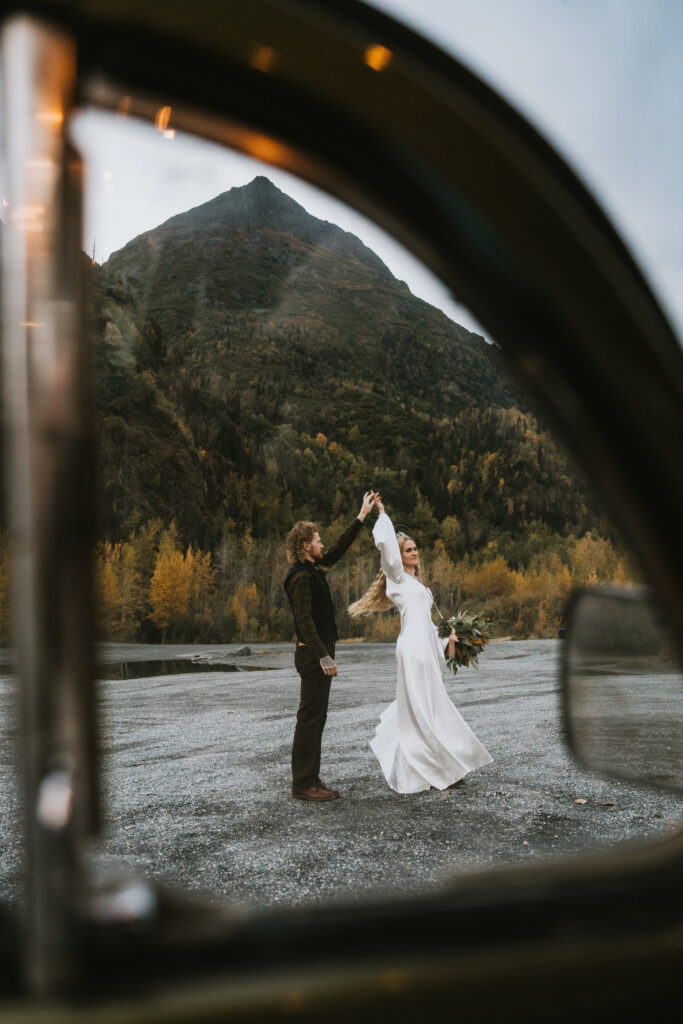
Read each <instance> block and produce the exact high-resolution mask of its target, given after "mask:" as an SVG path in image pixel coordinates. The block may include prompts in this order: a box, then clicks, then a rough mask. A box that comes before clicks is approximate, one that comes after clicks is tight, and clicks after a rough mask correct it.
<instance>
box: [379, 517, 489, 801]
mask: <svg viewBox="0 0 683 1024" xmlns="http://www.w3.org/2000/svg"><path fill="white" fill-rule="evenodd" d="M373 536H374V539H375V544H376V546H377V547H378V548H379V551H380V555H381V560H382V569H383V571H384V574H385V575H386V578H387V597H388V598H389V599H390V600H391V601H392V602H393V603H394V604H395V605H396V608H397V609H398V611H399V612H400V615H401V632H400V635H399V637H398V640H397V642H396V666H397V678H396V700H395V701H394V702H393V703H392V704H390V705H389V707H388V708H387V709H386V710H385V711H384V712H383V713H382V715H381V717H380V720H379V725H378V726H377V730H376V733H375V736H374V738H373V739H372V740H371V742H370V746H371V747H372V749H373V751H374V753H375V755H376V757H377V760H378V761H379V763H380V767H381V769H382V771H383V772H384V776H385V778H386V780H387V782H388V783H389V785H390V786H391V788H392V789H394V790H396V792H398V793H419V792H421V791H423V790H427V789H429V788H430V787H432V786H433V787H434V788H435V789H442V790H443V789H446V788H448V786H450V785H452V784H453V783H455V782H457V781H458V780H459V779H461V778H463V776H465V775H467V773H468V772H471V771H472V769H473V768H480V767H482V765H485V764H490V762H491V761H492V760H493V759H492V757H491V755H490V754H489V752H488V750H486V748H485V747H484V746H483V745H482V744H481V743H480V742H479V740H478V739H477V737H476V736H475V735H474V733H473V732H472V730H471V729H470V727H469V726H468V725H467V723H466V722H465V720H464V718H463V717H462V716H461V715H460V713H459V712H458V711H457V710H456V708H455V707H454V706H453V704H452V703H451V701H450V699H449V697H448V694H447V693H446V688H445V686H444V684H443V668H444V666H445V664H446V658H445V654H444V650H443V648H442V646H441V642H440V641H439V637H438V633H437V629H436V626H435V625H434V623H433V622H432V618H431V607H432V594H431V591H430V590H428V589H427V587H425V586H424V585H423V584H422V583H420V581H419V580H418V579H417V578H416V577H415V576H413V575H412V574H411V573H409V572H406V571H405V569H404V568H403V562H402V560H401V552H400V549H399V546H398V541H397V539H396V533H395V531H394V526H393V523H392V522H391V519H390V518H389V516H388V515H387V514H386V513H384V512H383V513H381V514H380V515H379V516H378V518H377V522H376V523H375V527H374V530H373Z"/></svg>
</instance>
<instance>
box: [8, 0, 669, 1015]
mask: <svg viewBox="0 0 683 1024" xmlns="http://www.w3.org/2000/svg"><path fill="white" fill-rule="evenodd" d="M1 31H2V47H3V49H2V69H3V75H4V85H3V91H4V102H5V109H4V132H5V138H4V150H5V152H4V154H3V156H4V160H5V164H6V181H7V188H8V195H9V200H10V204H11V209H12V211H13V218H10V220H9V221H8V223H7V225H3V229H4V230H3V251H2V276H3V298H2V314H3V369H2V374H3V383H4V394H5V399H4V406H5V408H4V414H5V423H4V438H5V458H6V467H7V468H6V477H7V486H6V491H7V495H8V499H7V506H8V518H9V523H10V531H11V536H12V542H13V552H14V554H13V565H14V576H15V586H14V595H13V601H14V604H13V621H14V629H15V646H16V650H17V658H18V675H19V680H20V688H21V694H22V723H23V724H22V733H21V737H20V738H19V741H18V742H20V745H21V771H22V787H23V801H24V805H25V810H24V817H25V823H26V832H25V843H26V886H25V899H24V904H23V906H22V910H21V912H15V911H14V910H12V909H10V908H7V907H4V906H2V905H0V923H1V928H0V963H1V965H2V968H1V972H0V977H1V978H2V982H1V985H2V993H1V994H0V1011H1V1012H2V1014H3V1019H5V1020H7V1021H8V1022H9V1021H17V1022H18V1021H22V1022H23V1021H28V1020H44V1021H50V1022H57V1021H75V1020H89V1021H100V1020H101V1021H110V1020H114V1019H115V1020H117V1021H124V1020H130V1021H147V1020H149V1021H165V1020H168V1021H176V1020H188V1021H190V1020H191V1021H193V1022H198V1021H209V1020H223V1019H226V1020H227V1019H230V1020H240V1021H247V1020H249V1021H256V1020H259V1021H264V1020H266V1021H275V1020H285V1019H286V1020H291V1019H296V1020H299V1021H309V1020H310V1021H313V1020H316V1021H317V1020H320V1019H325V1020H327V1021H337V1020H345V1021H346V1020H352V1019H353V1020H355V1021H365V1020H368V1021H370V1020H373V1021H375V1020H378V1019H379V1020H383V1019H391V1020H392V1021H403V1020H411V1021H412V1020H415V1019H420V1020H434V1021H436V1020H446V1019H448V1020H450V1019H460V1020H470V1021H499V1020H500V1021H506V1022H514V1021H522V1020H523V1021H526V1022H532V1021H537V1022H541V1021H548V1020H552V1021H555V1022H558V1021H570V1020H571V1021H576V1020H582V1021H598V1020H600V1021H601V1022H605V1021H609V1020H616V1019H621V1020H628V1019H633V1016H634V1015H635V1014H636V1013H637V1014H639V1015H645V1014H647V1015H648V1016H649V1015H651V1014H652V1012H653V1009H654V1007H658V1006H660V1007H661V1006H664V1005H666V1004H667V1003H670V1002H671V1001H672V1000H673V999H674V998H675V997H677V996H678V992H679V971H680V963H681V955H682V953H683V916H682V914H681V910H682V907H683V833H682V832H681V830H680V829H677V830H674V831H673V832H672V833H671V834H670V835H669V837H668V838H667V839H666V840H661V841H657V842H650V843H648V844H643V845H641V846H638V847H637V848H630V847H629V848H626V847H625V848H623V849H622V848H618V847H617V848H611V849H609V850H607V851H604V852H602V853H601V854H600V855H591V856H586V857H577V858H575V859H565V860H562V861H560V862H552V863H550V862H548V863H533V864H531V863H524V864H523V865H521V866H519V867H514V868H508V867H506V868H499V869H495V870H491V871H487V872H484V871H482V872H481V873H479V874H477V875H476V876H471V875H468V876H466V878H464V879H459V878H458V877H457V876H454V877H453V879H452V880H451V881H449V882H448V883H447V884H444V886H443V887H442V888H441V889H440V890H439V891H438V892H435V893H433V894H430V895H420V896H419V897H418V896H416V897H415V898H413V899H401V900H398V899H397V900H395V901H390V900H384V901H381V902H380V901H373V900H367V901H366V902H361V901H357V902H354V903H353V904H352V905H351V904H350V905H348V906H347V905H337V904H335V905H334V906H324V907H320V908H309V909H292V910H291V911H288V912H287V913H282V912H280V913H278V914H275V913H273V912H268V911H266V910H263V911H259V912H246V911H245V912H240V913H238V912H236V911H234V910H232V909H230V908H229V907H228V908H226V909H225V910H221V909H217V907H216V905H215V904H212V905H211V906H206V905H204V904H203V903H201V901H197V900H195V899H194V898H190V896H189V895H187V894H183V893H179V892H175V891H167V890H166V889H164V888H163V887H160V886H156V885H153V884H152V883H151V882H150V883H149V884H147V885H141V883H139V882H138V883H136V884H135V885H130V886H129V887H128V888H126V886H125V884H124V883H122V888H121V890H120V891H117V892H111V893H101V892H99V893H94V892H93V891H92V889H91V886H90V883H89V876H88V872H87V853H86V851H87V845H88V840H89V838H90V837H91V836H92V835H93V834H94V832H95V831H96V829H97V818H98V795H97V765H98V750H97V737H96V729H95V724H94V711H93V678H94V672H93V639H92V638H93V629H92V601H91V597H90V594H91V585H92V566H91V560H90V552H91V539H92V537H93V521H94V509H93V498H92V494H91V489H90V481H91V479H92V471H91V466H92V454H91V426H90V414H89V403H90V400H91V395H90V388H89V382H88V347H87V344H86V337H87V328H86V326H85V312H84V311H85V307H86V299H87V296H86V295H85V292H84V284H83V276H84V271H83V265H84V263H83V259H82V256H83V254H82V252H81V232H80V223H81V198H82V177H83V174H82V167H81V165H80V161H79V158H78V154H77V153H75V151H74V150H73V148H72V147H71V145H70V143H69V141H68V140H69V136H68V122H69V117H70V115H71V114H72V113H73V112H74V111H76V110H78V109H83V108H84V107H94V108H99V109H104V110H110V111H116V110H117V109H118V108H119V106H120V104H121V102H122V101H123V100H124V98H126V103H127V104H128V112H129V115H130V116H134V117H138V118H141V119H143V120H147V121H153V120H154V116H155V113H156V111H157V110H158V109H159V108H160V107H161V106H169V107H171V109H172V112H173V114H172V124H173V126H174V127H175V128H177V129H179V130H186V131H188V132H190V133H193V134H195V135H198V136H202V137H204V138H207V139H211V140H214V141H216V142H220V143H224V144H226V145H228V146H231V147H234V148H235V149H236V150H238V151H241V152H244V153H247V154H250V155H252V156H257V157H260V158H262V159H264V160H266V161H268V162H270V163H272V164H274V165H276V166H279V167H282V168H284V169H286V170H289V171H291V172H293V173H295V174H297V175H299V176H300V177H301V178H303V179H305V180H308V181H310V182H312V183H313V184H315V185H317V186H319V187H320V188H322V189H325V190H327V191H328V192H330V193H331V194H332V195H334V196H336V197H338V198H340V199H342V200H343V201H345V202H347V203H348V204H349V205H350V206H352V207H354V208H356V209H357V210H359V211H360V212H361V213H363V214H365V215H367V216H368V217H369V218H371V219H372V220H374V221H375V222H376V223H377V224H378V225H380V227H382V228H384V229H385V230H387V231H388V232H389V233H391V234H392V235H393V236H394V237H395V238H396V239H398V240H399V241H400V242H401V243H403V244H404V245H405V246H406V247H407V248H408V249H410V250H411V251H412V252H413V253H414V254H415V255H416V256H417V257H418V258H419V259H421V260H422V261H423V263H424V264H425V265H426V266H427V267H429V268H431V270H432V271H433V272H434V273H435V274H436V275H437V276H438V277H439V278H440V279H441V281H443V282H444V283H445V284H446V285H447V286H448V287H449V288H450V289H451V291H452V293H453V295H454V296H455V297H456V298H457V300H458V301H459V302H461V303H462V304H463V305H465V306H466V307H468V308H469V309H470V310H471V311H472V313H473V314H474V316H475V317H476V318H477V319H478V320H479V321H480V322H481V323H482V324H483V325H484V326H485V327H486V329H487V331H489V332H490V334H491V336H492V337H493V338H495V339H496V342H497V343H498V344H499V345H500V347H501V349H502V351H503V353H504V354H505V356H506V358H507V360H508V362H509V364H510V367H511V370H512V372H513V373H514V374H516V375H517V377H518V378H519V380H520V381H521V382H523V384H524V386H525V387H527V388H528V389H529V390H530V391H531V393H532V394H533V395H534V396H535V398H536V400H537V401H538V403H539V407H541V408H543V410H544V412H545V414H546V415H547V417H548V420H549V421H550V422H552V423H553V425H554V428H555V430H556V431H557V434H558V436H560V437H561V438H562V440H563V441H564V442H565V443H566V444H567V446H568V447H569V448H570V449H571V450H572V451H573V453H574V455H575V456H576V458H577V460H578V462H579V463H580V464H581V466H582V467H583V469H584V471H585V473H586V474H587V476H588V478H589V479H590V480H591V481H592V483H593V484H594V486H595V488H596V491H597V492H598V493H599V494H600V496H601V498H602V500H603V502H604V504H605V507H606V509H607V511H608V512H609V514H610V515H611V516H612V517H613V519H614V521H615V522H616V523H617V524H618V525H619V526H620V528H621V529H622V531H623V534H624V536H625V538H626V539H627V540H628V542H629V543H630V545H631V546H632V549H633V552H634V555H635V557H636V559H637V561H638V564H639V568H640V570H641V571H642V574H643V577H644V579H645V580H646V582H647V586H648V591H647V596H643V597H642V600H643V602H645V601H646V600H647V601H648V602H649V603H650V606H651V607H653V608H654V609H655V612H654V614H655V615H656V616H659V617H660V618H661V620H662V622H664V623H665V624H666V625H667V628H669V629H670V630H671V631H672V632H673V635H674V636H675V637H676V638H677V639H676V641H675V643H676V644H678V654H679V655H680V636H681V632H682V631H681V626H683V546H682V545H681V544H680V543H679V542H678V535H679V532H680V527H681V523H683V474H681V459H680V452H681V447H682V442H683V403H682V402H681V397H682V394H683V353H682V351H681V346H680V343H679V341H678V339H677V338H676V336H675V335H674V333H673V331H672V329H671V327H670V326H669V324H668V322H667V320H666V318H665V316H664V314H663V313H662V311H661V309H660V306H659V305H658V302H657V300H656V299H655V297H654V296H653V294H652V292H651V290H650V288H649V287H648V284H647V283H646V281H645V279H644V278H643V275H642V274H641V272H640V271H639V269H638V267H637V266H636V264H635V262H634V260H633V259H632V257H631V256H630V254H629V252H628V250H627V249H626V247H625V246H624V244H623V243H622V241H621V240H620V238H619V237H618V235H617V233H616V232H615V230H614V229H613V228H612V226H611V224H610V223H609V221H608V220H607V218H606V216H605V215H604V213H603V212H602V210H601V209H600V208H599V206H598V205H597V204H596V202H595V201H594V200H593V198H592V197H591V196H590V194H589V193H588V192H587V190H586V188H585V187H584V186H583V185H582V184H581V182H580V181H579V180H578V179H577V177H576V176H575V174H574V173H573V172H572V171H571V170H570V169H569V168H568V166H567V165H566V164H565V163H564V162H563V161H562V160H561V159H560V157H559V156H558V155H557V154H556V153H555V152H554V150H553V149H552V148H551V146H550V145H549V144H548V143H547V142H546V141H545V140H544V139H543V138H542V137H541V136H540V135H539V133H538V132H537V131H536V130H534V129H533V128H532V127H531V126H530V125H529V124H528V123H527V122H526V121H525V120H524V119H523V118H522V117H521V116H520V115H519V114H518V113H517V112H516V111H515V110H514V109H513V108H512V107H511V106H510V105H509V104H508V103H507V102H506V101H505V100H504V99H503V98H501V97H500V96H499V95H497V94H496V93H495V92H493V91H492V90H491V89H490V88H489V87H488V86H486V85H485V84H484V83H483V82H482V81H480V80H479V79H478V78H477V77H476V76H475V75H474V74H472V72H470V71H469V70H468V69H467V68H466V67H464V66H463V65H461V64H460V63H458V62H457V61H456V60H454V59H453V58H451V57H449V56H447V55H446V54H445V53H444V52H442V51H440V50H439V49H438V48H437V47H436V46H434V45H433V44H431V43H429V42H427V41H426V40H424V39H423V38H421V37H419V36H418V35H417V34H415V33H414V32H412V31H411V30H409V29H408V28H406V27H405V26H403V25H401V24H399V23H398V22H396V21H394V20H392V19H390V18H388V17H386V16H384V15H383V14H380V13H379V12H378V11H376V10H374V9H372V8H370V7H366V6H365V5H364V4H362V3H360V2H356V0H248V2H245V0H242V2H240V3H237V2H234V0H226V2H220V0H194V2H193V3H192V4H187V3H182V2H179V0H166V2H164V3H163V4H162V3H159V2H157V0H151V2H148V3H140V2H139V0H138V2H134V0H118V2H106V0H61V2H60V0H54V2H49V0H45V2H31V0H26V2H23V3H22V2H11V0H10V2H6V3H5V4H3V13H2V29H1ZM263 47H266V48H267V49H268V52H269V53H271V54H272V56H273V59H272V61H269V62H267V64H268V66H267V67H265V66H264V65H263V62H259V61H258V60H256V59H255V56H254V55H255V54H256V53H257V52H263V51H262V49H261V50H259V48H263ZM376 47H381V53H382V54H383V59H382V61H380V62H379V66H377V67H375V66H373V62H372V59H371V56H370V54H371V52H377V51H376V50H375V51H373V48H376ZM36 325H40V326H41V329H42V330H43V331H44V332H45V333H44V334H42V335H40V336H38V335H37V334H36ZM37 337H41V338H44V337H48V338H49V339H50V343H49V344H42V345H41V344H40V343H39V342H38V341H36V338H37ZM643 466H647V475H646V483H643V473H642V472H640V471H638V472H636V471H634V467H640V468H642V467H643ZM584 596H585V595H580V594H579V595H576V596H575V597H574V598H573V604H572V608H570V610H569V616H568V618H567V621H566V623H565V625H566V630H567V637H566V639H565V640H563V641H562V643H563V644H566V645H568V649H569V647H570V645H571V644H572V642H573V641H574V639H575V637H576V635H577V634H578V632H579V628H580V627H579V623H580V617H579V610H580V607H581V600H582V598H583V597H584ZM634 599H640V598H639V597H638V596H637V595H636V597H635V598H634V596H633V595H631V597H630V598H629V600H634ZM562 685H563V689H564V694H565V696H564V700H565V705H566V708H567V713H568V715H569V717H571V707H572V697H571V692H572V661H571V657H570V656H569V655H568V656H567V658H565V663H564V672H563V680H562ZM577 728H578V726H577V725H576V723H574V724H573V725H571V724H570V725H569V726H568V735H569V736H570V739H572V743H573V744H574V748H575V749H576V750H578V749H580V748H581V743H580V742H578V741H577V740H576V735H575V734H576V729H577ZM572 737H573V738H572ZM679 742H680V739H679ZM584 756H585V755H584ZM226 828H229V823H226Z"/></svg>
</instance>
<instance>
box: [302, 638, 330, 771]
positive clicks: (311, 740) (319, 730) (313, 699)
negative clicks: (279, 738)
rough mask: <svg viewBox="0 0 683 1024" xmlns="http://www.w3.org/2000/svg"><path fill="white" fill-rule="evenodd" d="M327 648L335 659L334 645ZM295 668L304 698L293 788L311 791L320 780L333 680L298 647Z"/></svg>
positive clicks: (303, 649) (307, 652) (309, 653)
mask: <svg viewBox="0 0 683 1024" xmlns="http://www.w3.org/2000/svg"><path fill="white" fill-rule="evenodd" d="M326 646H327V650H328V653H329V655H330V657H331V658H334V644H327V645H326ZM294 666H295V668H296V670H297V672H298V673H299V675H300V676H301V696H300V698H299V710H298V711H297V713H296V728H295V729H294V743H293V744H292V786H293V788H294V789H309V788H310V787H311V786H315V784H316V783H317V782H318V780H319V778H320V744H321V742H322V737H323V729H324V728H325V722H326V720H327V704H328V701H329V699H330V683H331V682H332V677H331V676H326V675H325V673H324V672H323V670H322V669H321V667H320V661H319V660H318V658H317V657H316V656H315V654H314V653H313V652H312V651H311V650H310V648H308V647H299V646H297V648H296V651H295V652H294Z"/></svg>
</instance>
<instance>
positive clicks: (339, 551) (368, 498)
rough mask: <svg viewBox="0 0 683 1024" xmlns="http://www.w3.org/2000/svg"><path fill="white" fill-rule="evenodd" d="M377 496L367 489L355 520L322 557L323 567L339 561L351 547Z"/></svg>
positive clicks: (328, 566)
mask: <svg viewBox="0 0 683 1024" xmlns="http://www.w3.org/2000/svg"><path fill="white" fill-rule="evenodd" d="M376 497H377V495H376V494H375V492H374V491H366V493H365V494H364V495H363V504H362V505H361V508H360V512H359V513H358V515H357V516H356V518H355V519H354V521H353V522H352V523H350V524H349V525H348V526H347V527H346V529H345V530H344V532H343V533H342V535H341V536H340V537H338V538H337V540H336V541H335V542H334V544H333V545H332V547H331V548H330V549H329V551H326V552H325V554H324V555H323V557H322V559H321V560H320V565H322V566H323V568H325V569H329V568H330V566H331V565H334V563H335V562H338V561H339V559H340V558H341V557H342V555H343V554H344V552H345V551H347V550H348V548H350V547H351V545H352V544H353V542H354V540H355V539H356V537H357V536H358V534H359V533H360V528H361V526H362V525H363V520H364V519H365V517H366V515H367V514H368V512H369V511H370V509H371V508H372V506H373V505H374V504H375V499H376Z"/></svg>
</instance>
